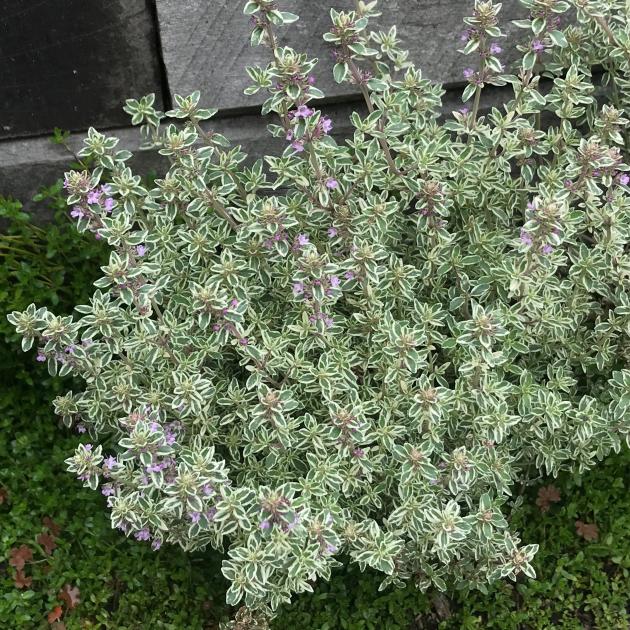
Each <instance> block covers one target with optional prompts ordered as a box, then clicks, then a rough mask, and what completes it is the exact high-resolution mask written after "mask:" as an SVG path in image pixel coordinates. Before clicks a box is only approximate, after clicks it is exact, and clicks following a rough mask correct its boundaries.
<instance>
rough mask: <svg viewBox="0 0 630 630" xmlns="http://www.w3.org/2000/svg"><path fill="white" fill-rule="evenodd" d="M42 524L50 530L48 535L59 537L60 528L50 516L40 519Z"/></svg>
mask: <svg viewBox="0 0 630 630" xmlns="http://www.w3.org/2000/svg"><path fill="white" fill-rule="evenodd" d="M42 524H43V525H44V527H47V528H48V529H49V530H50V533H51V534H52V535H53V536H54V537H55V538H56V537H57V536H59V532H61V527H59V525H57V523H55V521H53V520H52V518H50V516H44V518H43V519H42Z"/></svg>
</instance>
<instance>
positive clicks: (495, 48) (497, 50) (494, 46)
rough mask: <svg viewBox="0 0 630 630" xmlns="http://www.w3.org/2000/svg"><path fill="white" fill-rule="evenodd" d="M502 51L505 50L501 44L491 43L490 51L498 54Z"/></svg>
mask: <svg viewBox="0 0 630 630" xmlns="http://www.w3.org/2000/svg"><path fill="white" fill-rule="evenodd" d="M501 52H503V48H501V46H499V44H496V43H492V44H490V53H491V54H493V55H498V54H499V53H501Z"/></svg>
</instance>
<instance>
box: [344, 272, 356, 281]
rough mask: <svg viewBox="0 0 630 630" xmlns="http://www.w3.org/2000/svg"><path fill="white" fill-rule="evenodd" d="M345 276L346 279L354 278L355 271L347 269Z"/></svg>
mask: <svg viewBox="0 0 630 630" xmlns="http://www.w3.org/2000/svg"><path fill="white" fill-rule="evenodd" d="M343 277H344V278H345V279H346V280H354V271H346V273H344V274H343Z"/></svg>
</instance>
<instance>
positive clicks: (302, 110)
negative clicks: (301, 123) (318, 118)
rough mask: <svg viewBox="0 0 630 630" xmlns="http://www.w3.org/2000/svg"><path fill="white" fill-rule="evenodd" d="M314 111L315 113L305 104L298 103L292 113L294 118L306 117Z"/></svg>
mask: <svg viewBox="0 0 630 630" xmlns="http://www.w3.org/2000/svg"><path fill="white" fill-rule="evenodd" d="M314 113H315V110H313V109H311V108H310V107H308V106H307V105H300V106H299V107H298V108H297V109H296V110H295V112H294V113H293V115H294V116H295V118H308V117H309V116H312V115H313V114H314Z"/></svg>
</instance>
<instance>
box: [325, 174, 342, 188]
mask: <svg viewBox="0 0 630 630" xmlns="http://www.w3.org/2000/svg"><path fill="white" fill-rule="evenodd" d="M338 186H339V182H338V181H337V180H336V179H335V178H334V177H329V178H328V179H327V180H326V188H328V189H329V190H334V189H335V188H337V187H338Z"/></svg>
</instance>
